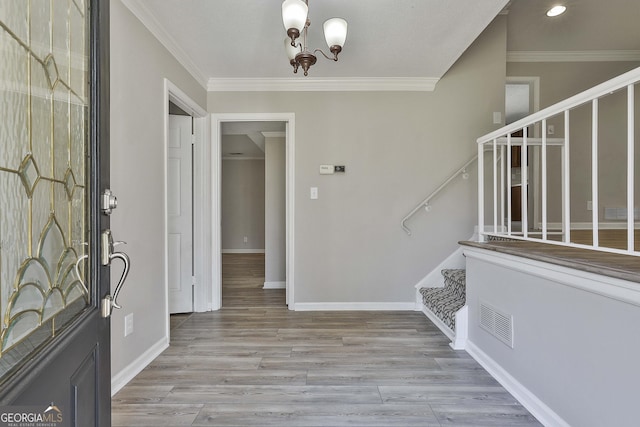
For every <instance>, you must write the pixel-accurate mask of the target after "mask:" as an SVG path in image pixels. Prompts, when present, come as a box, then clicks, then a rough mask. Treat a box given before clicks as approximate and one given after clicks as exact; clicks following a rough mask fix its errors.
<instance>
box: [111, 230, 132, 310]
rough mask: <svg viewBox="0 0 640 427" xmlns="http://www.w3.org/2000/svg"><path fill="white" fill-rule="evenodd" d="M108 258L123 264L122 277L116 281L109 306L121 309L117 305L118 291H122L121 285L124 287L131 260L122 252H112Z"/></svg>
mask: <svg viewBox="0 0 640 427" xmlns="http://www.w3.org/2000/svg"><path fill="white" fill-rule="evenodd" d="M123 243H124V242H123ZM109 258H110V259H112V260H113V259H119V260H122V263H123V264H124V268H123V270H122V275H121V276H120V280H118V284H117V285H116V289H115V290H114V291H113V297H111V306H112V307H113V308H122V307H121V306H120V305H119V304H118V294H120V291H121V290H122V285H124V282H125V281H126V280H127V276H128V275H129V267H130V266H131V260H130V259H129V255H127V254H125V253H124V252H114V253H112V254H111V256H110V257H109Z"/></svg>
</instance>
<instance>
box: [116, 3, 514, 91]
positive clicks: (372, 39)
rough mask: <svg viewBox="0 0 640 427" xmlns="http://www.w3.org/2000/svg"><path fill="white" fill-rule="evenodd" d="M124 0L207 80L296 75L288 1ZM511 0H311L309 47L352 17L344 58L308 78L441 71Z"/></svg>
mask: <svg viewBox="0 0 640 427" xmlns="http://www.w3.org/2000/svg"><path fill="white" fill-rule="evenodd" d="M123 1H124V3H125V5H127V6H128V7H129V8H130V9H131V10H132V11H133V12H134V13H135V14H136V15H137V16H138V17H139V18H140V19H141V20H142V21H143V23H145V25H147V27H150V29H151V30H152V32H154V34H155V35H156V36H157V37H159V38H161V39H164V40H166V41H167V42H166V43H165V45H167V44H169V45H172V46H170V47H171V49H170V50H173V51H174V54H175V53H176V52H175V51H180V52H179V55H177V56H182V58H179V59H181V60H182V61H181V62H183V63H186V62H190V64H187V65H188V66H189V67H190V68H192V69H194V70H195V71H196V73H197V74H199V75H200V76H201V77H202V78H204V79H205V80H208V79H211V78H213V79H221V78H222V79H224V78H261V79H265V78H290V77H293V76H294V75H293V70H292V67H291V66H290V65H289V61H288V60H287V57H286V54H285V50H284V38H285V36H286V34H285V29H284V26H283V24H282V17H281V4H282V0H215V1H213V0H162V1H160V0H123ZM507 3H508V0H482V1H478V0H393V1H390V0H309V19H310V20H311V27H310V28H309V45H310V46H311V47H314V48H322V49H324V50H325V52H328V49H327V48H326V44H325V42H324V37H323V35H322V23H323V22H324V21H325V20H326V19H328V18H331V17H335V16H339V17H342V18H345V19H346V20H347V22H348V23H349V28H348V35H347V41H346V43H345V46H344V49H343V51H342V53H341V54H340V59H339V62H338V63H334V62H333V61H328V60H326V59H324V58H318V62H317V64H316V65H314V66H313V67H312V68H311V70H310V77H320V78H355V77H358V78H400V77H405V78H411V77H430V78H440V77H442V76H443V75H444V73H445V72H446V71H447V70H448V69H449V68H450V67H451V65H453V63H454V62H455V61H456V60H457V59H458V58H459V57H460V55H461V54H462V53H463V52H464V51H465V50H466V49H467V47H469V45H470V44H471V43H472V42H473V40H475V39H476V38H477V37H478V35H479V34H480V33H481V32H482V31H483V30H484V29H485V28H486V27H487V25H488V24H489V23H490V22H491V21H492V20H493V18H495V17H496V15H498V13H500V11H501V10H502V9H503V8H504V6H505V5H506V4H507ZM158 33H160V34H158ZM299 78H302V77H299Z"/></svg>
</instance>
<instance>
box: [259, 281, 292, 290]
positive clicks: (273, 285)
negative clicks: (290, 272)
mask: <svg viewBox="0 0 640 427" xmlns="http://www.w3.org/2000/svg"><path fill="white" fill-rule="evenodd" d="M262 289H287V282H264V285H263V286H262Z"/></svg>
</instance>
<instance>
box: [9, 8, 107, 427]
mask: <svg viewBox="0 0 640 427" xmlns="http://www.w3.org/2000/svg"><path fill="white" fill-rule="evenodd" d="M108 7H109V2H108V1H102V2H99V1H98V0H64V1H62V0H55V1H54V0H2V1H0V117H1V120H0V426H5V425H11V423H12V422H13V423H14V424H13V425H20V426H23V425H24V426H31V425H47V426H79V427H80V426H81V427H86V426H109V425H110V421H111V415H110V383H111V378H110V354H109V353H110V324H109V322H110V321H109V318H108V317H106V316H103V315H101V300H102V299H103V298H104V297H105V296H106V295H108V294H109V264H110V262H109V261H110V257H109V256H108V255H109V254H106V258H105V251H104V250H102V248H101V244H100V242H101V239H102V235H103V231H104V230H107V229H108V227H109V217H108V215H106V214H105V213H103V212H102V211H101V203H102V201H103V200H102V198H101V197H100V195H101V194H102V192H103V190H104V189H105V188H107V187H108V183H109V175H108V172H109V141H108V127H109V120H108V119H109V108H108V105H109V104H108V94H109V84H108V70H109V61H108V49H109V45H108V40H109V21H108V13H109V9H108ZM105 236H106V237H108V235H106V234H105ZM104 242H105V243H104V244H102V247H104V248H105V249H108V250H111V249H112V247H111V246H110V245H109V244H108V243H109V242H108V240H104ZM107 311H108V310H107ZM106 314H108V313H106ZM38 423H40V424H38Z"/></svg>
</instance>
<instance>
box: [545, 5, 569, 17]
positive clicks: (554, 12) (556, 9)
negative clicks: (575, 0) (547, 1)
mask: <svg viewBox="0 0 640 427" xmlns="http://www.w3.org/2000/svg"><path fill="white" fill-rule="evenodd" d="M566 10H567V7H566V6H562V5H558V6H553V7H552V8H551V9H549V10H547V16H551V17H553V16H558V15H562V14H563V13H564V12H565V11H566Z"/></svg>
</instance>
